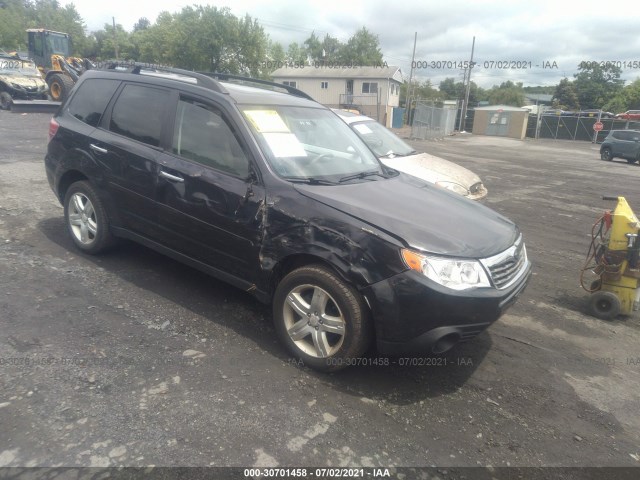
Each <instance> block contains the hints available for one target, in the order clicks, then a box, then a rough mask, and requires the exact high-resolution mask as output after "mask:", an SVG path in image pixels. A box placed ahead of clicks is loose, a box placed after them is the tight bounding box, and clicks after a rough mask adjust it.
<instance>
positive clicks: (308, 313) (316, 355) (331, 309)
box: [273, 265, 372, 372]
mask: <svg viewBox="0 0 640 480" xmlns="http://www.w3.org/2000/svg"><path fill="white" fill-rule="evenodd" d="M368 313H369V312H368V310H367V307H366V304H365V303H364V301H363V298H362V296H361V295H360V294H359V293H358V292H357V291H356V290H355V289H354V288H353V287H352V286H351V285H349V284H347V283H345V282H344V281H343V280H342V279H340V278H339V277H338V276H337V275H335V274H334V273H333V272H332V271H331V270H329V269H328V268H326V267H324V266H321V265H310V266H306V267H301V268H298V269H296V270H294V271H292V272H291V273H289V274H288V275H287V276H286V277H284V279H282V281H281V282H280V283H279V284H278V287H277V288H276V292H275V296H274V300H273V319H274V323H275V328H276V331H277V333H278V336H279V338H280V340H281V341H282V343H283V344H284V345H285V346H286V347H287V349H288V350H289V352H291V354H292V355H293V356H294V357H296V358H297V359H299V360H301V361H302V362H303V364H304V365H307V366H309V367H311V368H313V369H314V370H318V371H322V372H331V371H336V370H341V369H343V368H345V367H347V366H348V365H350V364H353V363H355V362H354V359H356V358H358V357H360V356H361V355H362V354H363V353H364V352H365V351H366V350H367V348H368V347H369V344H370V342H371V337H372V334H371V325H370V322H369V316H368Z"/></svg>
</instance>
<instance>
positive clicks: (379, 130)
mask: <svg viewBox="0 0 640 480" xmlns="http://www.w3.org/2000/svg"><path fill="white" fill-rule="evenodd" d="M351 126H352V127H353V129H354V130H355V132H356V133H357V134H358V136H359V137H360V138H361V139H362V140H364V142H365V143H366V144H367V145H369V148H371V150H373V151H374V152H375V154H376V155H377V156H378V157H391V156H400V157H404V156H406V155H411V154H413V153H415V150H414V149H413V148H411V147H410V146H409V145H407V144H406V143H404V142H403V141H402V140H401V139H400V138H399V137H397V136H396V135H395V134H394V133H393V132H390V131H389V130H387V129H386V128H385V127H384V126H383V125H381V124H379V123H378V122H375V121H373V120H371V121H366V122H358V123H353V124H351Z"/></svg>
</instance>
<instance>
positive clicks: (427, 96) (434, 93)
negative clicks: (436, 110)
mask: <svg viewBox="0 0 640 480" xmlns="http://www.w3.org/2000/svg"><path fill="white" fill-rule="evenodd" d="M408 89H409V82H405V83H403V84H402V85H401V86H400V104H403V105H404V104H406V102H407V94H408V93H409V92H408ZM445 96H446V95H445V94H444V93H443V92H442V91H440V90H438V89H437V88H434V87H433V85H432V83H431V80H425V81H424V82H420V81H418V80H412V81H411V97H412V99H413V100H423V101H428V102H433V103H435V104H440V103H441V102H442V101H443V100H446V98H445Z"/></svg>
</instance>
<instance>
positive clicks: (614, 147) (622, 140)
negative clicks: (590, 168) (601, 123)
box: [600, 130, 640, 163]
mask: <svg viewBox="0 0 640 480" xmlns="http://www.w3.org/2000/svg"><path fill="white" fill-rule="evenodd" d="M616 157H619V158H624V159H625V160H626V161H627V162H629V163H636V162H637V161H639V160H640V131H638V130H611V131H610V132H609V135H607V137H606V138H605V139H604V141H603V142H602V145H600V158H601V159H602V160H607V161H608V160H613V159H614V158H616Z"/></svg>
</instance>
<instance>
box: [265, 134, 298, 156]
mask: <svg viewBox="0 0 640 480" xmlns="http://www.w3.org/2000/svg"><path fill="white" fill-rule="evenodd" d="M262 137H263V138H264V139H265V140H266V142H267V144H268V145H269V148H270V149H271V151H272V152H273V156H274V157H276V158H281V157H306V156H307V152H305V151H304V147H303V146H302V144H301V143H300V141H299V140H298V139H297V137H296V136H295V135H294V134H293V133H263V134H262Z"/></svg>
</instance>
